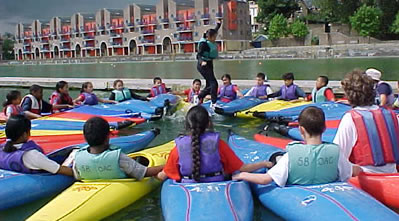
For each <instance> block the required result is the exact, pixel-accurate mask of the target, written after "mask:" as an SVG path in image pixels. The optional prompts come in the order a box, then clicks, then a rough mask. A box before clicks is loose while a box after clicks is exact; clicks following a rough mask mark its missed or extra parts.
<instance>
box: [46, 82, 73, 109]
mask: <svg viewBox="0 0 399 221" xmlns="http://www.w3.org/2000/svg"><path fill="white" fill-rule="evenodd" d="M50 104H51V105H53V111H58V110H59V111H62V110H66V109H71V108H73V100H72V98H71V96H69V87H68V82H66V81H59V82H57V84H56V85H55V91H54V92H53V93H52V94H51V97H50Z"/></svg>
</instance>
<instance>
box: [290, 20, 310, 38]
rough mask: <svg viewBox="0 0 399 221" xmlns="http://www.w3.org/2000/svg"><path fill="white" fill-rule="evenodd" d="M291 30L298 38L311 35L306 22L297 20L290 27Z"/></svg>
mask: <svg viewBox="0 0 399 221" xmlns="http://www.w3.org/2000/svg"><path fill="white" fill-rule="evenodd" d="M290 30H291V34H292V35H293V36H294V37H296V38H304V37H305V36H306V35H307V34H309V30H308V26H306V24H305V22H302V21H300V20H295V22H294V23H292V24H291V25H290Z"/></svg>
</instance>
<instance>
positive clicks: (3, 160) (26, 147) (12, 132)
mask: <svg viewBox="0 0 399 221" xmlns="http://www.w3.org/2000/svg"><path fill="white" fill-rule="evenodd" d="M30 129H31V122H30V120H29V119H27V118H26V117H25V116H23V115H16V116H11V117H10V118H9V119H8V121H7V124H6V128H5V132H6V136H7V141H6V143H5V144H3V145H1V146H0V168H1V169H4V170H11V171H15V172H20V173H38V172H40V171H42V170H44V171H47V172H50V173H52V174H64V175H68V176H73V173H72V169H71V168H69V167H65V166H61V165H59V164H58V163H57V162H55V161H53V160H50V159H49V158H47V156H46V155H44V154H43V150H42V148H41V147H40V146H38V145H37V144H36V143H35V142H34V141H30V140H29V137H30Z"/></svg>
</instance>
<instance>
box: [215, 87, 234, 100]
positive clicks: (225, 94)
mask: <svg viewBox="0 0 399 221" xmlns="http://www.w3.org/2000/svg"><path fill="white" fill-rule="evenodd" d="M234 87H236V85H235V84H230V85H227V86H225V85H222V86H221V87H220V92H219V96H218V98H219V99H221V100H222V101H223V102H230V101H232V100H235V99H236V98H237V93H236V92H235V91H234Z"/></svg>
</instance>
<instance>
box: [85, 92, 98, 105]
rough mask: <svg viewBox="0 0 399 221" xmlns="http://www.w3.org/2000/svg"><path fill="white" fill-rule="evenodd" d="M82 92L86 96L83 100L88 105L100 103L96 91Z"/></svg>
mask: <svg viewBox="0 0 399 221" xmlns="http://www.w3.org/2000/svg"><path fill="white" fill-rule="evenodd" d="M82 94H83V95H84V96H85V100H84V101H83V104H86V105H96V104H98V98H97V96H96V95H95V94H94V93H87V92H83V93H82Z"/></svg>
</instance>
